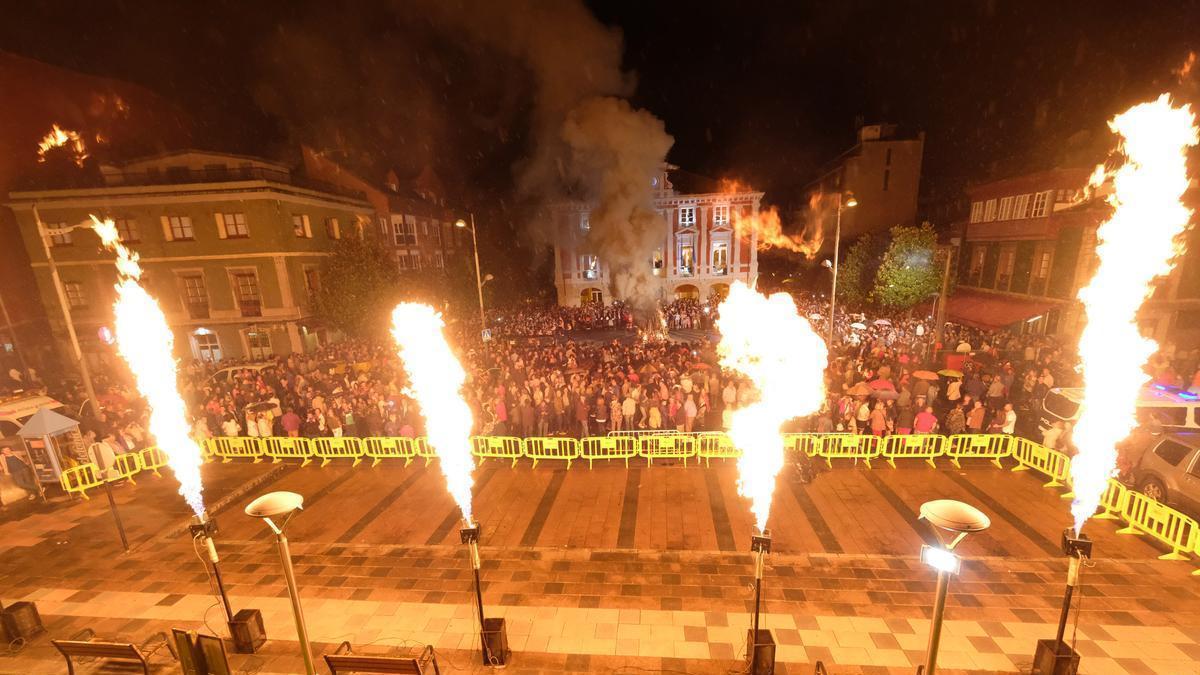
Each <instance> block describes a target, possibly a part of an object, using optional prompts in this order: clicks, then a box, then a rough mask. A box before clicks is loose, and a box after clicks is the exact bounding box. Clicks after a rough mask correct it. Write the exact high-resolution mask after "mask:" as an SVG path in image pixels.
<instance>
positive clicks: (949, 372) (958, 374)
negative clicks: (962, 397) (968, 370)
mask: <svg viewBox="0 0 1200 675" xmlns="http://www.w3.org/2000/svg"><path fill="white" fill-rule="evenodd" d="M937 374H938V375H945V376H946V377H962V371H961V370H952V369H950V368H946V369H945V370H939V371H938V372H937Z"/></svg>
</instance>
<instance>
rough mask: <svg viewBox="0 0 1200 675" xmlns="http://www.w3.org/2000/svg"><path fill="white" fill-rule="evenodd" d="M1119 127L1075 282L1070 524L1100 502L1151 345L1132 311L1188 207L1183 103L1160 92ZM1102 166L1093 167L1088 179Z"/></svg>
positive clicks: (1190, 137)
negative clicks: (1081, 281) (1085, 273)
mask: <svg viewBox="0 0 1200 675" xmlns="http://www.w3.org/2000/svg"><path fill="white" fill-rule="evenodd" d="M1109 126H1110V127H1111V128H1112V130H1113V132H1114V133H1116V134H1118V135H1120V136H1121V139H1122V141H1121V149H1122V150H1123V151H1124V154H1125V157H1126V161H1125V163H1124V165H1122V166H1121V167H1120V168H1118V169H1117V170H1116V171H1115V172H1114V173H1113V174H1112V175H1111V176H1110V178H1111V181H1112V186H1113V191H1112V193H1111V194H1110V195H1109V197H1108V201H1109V203H1110V204H1112V206H1113V212H1112V215H1111V216H1110V217H1109V219H1108V220H1107V221H1105V222H1104V223H1102V224H1101V225H1100V227H1099V229H1097V231H1096V238H1097V239H1098V242H1099V243H1098V244H1097V246H1096V255H1097V257H1098V258H1099V261H1100V263H1099V265H1098V266H1097V267H1096V272H1095V274H1094V276H1093V277H1092V280H1091V282H1090V283H1089V284H1088V286H1087V287H1086V288H1084V289H1082V290H1080V291H1079V299H1080V300H1081V301H1082V302H1083V305H1084V309H1085V310H1086V312H1087V326H1086V327H1085V328H1084V330H1083V333H1082V335H1081V336H1080V338H1079V357H1080V361H1081V364H1082V366H1083V376H1084V396H1083V406H1082V413H1081V414H1080V418H1079V424H1078V425H1077V426H1076V427H1075V434H1074V437H1075V444H1076V446H1078V448H1079V454H1078V456H1076V457H1075V458H1074V459H1073V460H1072V461H1071V478H1072V481H1073V486H1074V490H1075V501H1074V503H1073V504H1072V505H1071V513H1072V514H1073V515H1074V516H1075V528H1076V531H1079V529H1080V528H1082V527H1083V524H1084V523H1085V522H1086V521H1087V519H1088V518H1090V517H1091V516H1092V515H1093V514H1094V513H1095V512H1096V508H1097V507H1098V506H1099V503H1100V498H1101V496H1102V495H1103V493H1104V490H1105V489H1106V488H1107V485H1108V479H1109V477H1110V476H1112V474H1113V472H1114V470H1115V468H1116V463H1117V450H1116V444H1117V443H1119V442H1121V440H1123V439H1124V438H1125V437H1126V436H1128V435H1129V432H1130V431H1131V430H1132V429H1133V428H1134V426H1136V424H1137V420H1136V417H1135V412H1136V405H1137V399H1138V394H1139V392H1140V390H1141V388H1142V386H1144V385H1145V384H1146V383H1147V382H1148V381H1149V379H1150V378H1149V377H1148V376H1147V374H1146V372H1145V371H1144V370H1143V368H1144V366H1145V364H1146V361H1147V360H1148V359H1149V358H1150V356H1151V355H1152V354H1154V352H1155V351H1157V349H1158V345H1157V344H1156V343H1155V342H1154V340H1150V339H1148V338H1145V337H1142V335H1141V332H1140V331H1139V330H1138V325H1137V312H1138V309H1139V308H1140V307H1141V306H1142V303H1144V302H1145V301H1146V298H1148V297H1149V296H1150V294H1151V292H1153V290H1154V285H1153V284H1154V281H1155V279H1158V278H1159V277H1161V276H1163V275H1166V274H1168V273H1169V272H1170V271H1171V268H1172V267H1173V266H1174V261H1175V259H1176V258H1177V257H1178V256H1179V255H1180V253H1182V250H1181V249H1182V244H1181V243H1180V241H1179V240H1180V239H1181V238H1180V237H1179V235H1180V234H1181V233H1182V232H1183V231H1184V230H1185V229H1186V228H1187V225H1188V221H1189V220H1190V219H1191V216H1192V212H1191V210H1190V209H1189V208H1187V207H1186V206H1184V205H1183V203H1182V202H1181V198H1182V196H1183V194H1184V192H1185V191H1186V190H1187V188H1188V174H1187V153H1188V150H1189V148H1191V147H1192V146H1194V145H1196V144H1197V142H1198V139H1197V129H1196V126H1195V117H1194V116H1193V115H1192V111H1191V108H1190V107H1188V106H1186V105H1184V106H1179V107H1176V106H1173V105H1172V104H1171V100H1170V97H1169V96H1168V95H1166V94H1163V95H1162V96H1160V97H1159V98H1158V99H1157V100H1155V101H1150V102H1147V103H1142V104H1139V105H1135V106H1133V107H1132V108H1130V109H1129V110H1127V111H1125V112H1124V113H1122V114H1120V115H1117V116H1116V117H1115V118H1113V120H1112V122H1110V123H1109ZM1105 175H1107V174H1106V173H1105V172H1103V171H1099V172H1098V173H1097V174H1095V175H1093V183H1095V182H1097V181H1099V180H1101V179H1102V178H1103V177H1104V176H1105Z"/></svg>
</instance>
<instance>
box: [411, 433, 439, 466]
mask: <svg viewBox="0 0 1200 675" xmlns="http://www.w3.org/2000/svg"><path fill="white" fill-rule="evenodd" d="M413 449H414V450H415V451H416V454H417V457H424V458H425V466H429V463H430V462H432V461H433V460H435V459H437V452H436V451H435V450H434V449H433V446H432V445H430V444H429V438H428V437H426V436H418V437H416V438H414V439H413Z"/></svg>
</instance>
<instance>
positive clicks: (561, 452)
mask: <svg viewBox="0 0 1200 675" xmlns="http://www.w3.org/2000/svg"><path fill="white" fill-rule="evenodd" d="M513 440H520V439H516V438H514V439H513ZM525 456H526V457H528V458H530V459H532V460H533V466H534V467H537V463H538V461H540V460H543V459H565V460H566V461H567V468H568V469H569V468H571V460H573V459H577V458H578V457H579V441H577V440H575V439H574V438H558V437H556V438H542V437H539V438H526V439H525ZM516 463H517V460H515V459H514V460H513V464H514V465H515V464H516Z"/></svg>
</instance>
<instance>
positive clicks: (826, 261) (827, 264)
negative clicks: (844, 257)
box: [821, 258, 833, 269]
mask: <svg viewBox="0 0 1200 675" xmlns="http://www.w3.org/2000/svg"><path fill="white" fill-rule="evenodd" d="M821 267H824V268H825V269H833V261H831V260H830V259H829V258H826V259H824V260H822V261H821Z"/></svg>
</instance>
